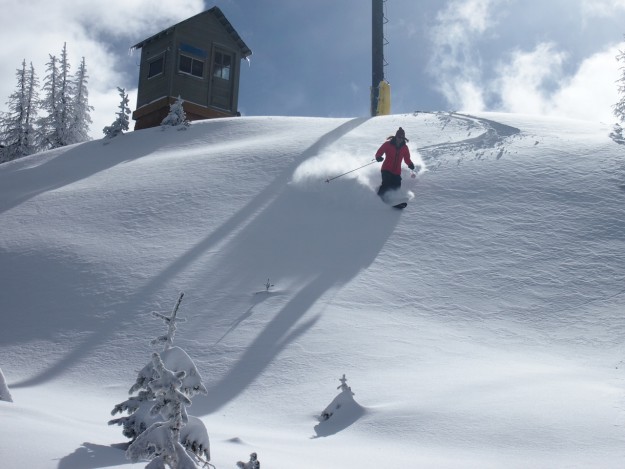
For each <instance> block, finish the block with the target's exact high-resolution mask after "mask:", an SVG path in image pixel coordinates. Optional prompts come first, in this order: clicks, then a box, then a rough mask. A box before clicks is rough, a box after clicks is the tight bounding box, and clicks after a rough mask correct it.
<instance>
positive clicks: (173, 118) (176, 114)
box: [161, 96, 190, 129]
mask: <svg viewBox="0 0 625 469" xmlns="http://www.w3.org/2000/svg"><path fill="white" fill-rule="evenodd" d="M183 103H184V100H183V99H182V98H181V97H180V96H178V99H176V102H175V103H173V104H171V105H170V106H169V114H167V117H165V119H163V122H161V126H164V127H165V126H172V127H178V126H179V127H180V129H186V128H187V127H188V126H189V125H190V122H189V121H188V120H187V114H186V113H185V112H184V107H183V106H182V105H183Z"/></svg>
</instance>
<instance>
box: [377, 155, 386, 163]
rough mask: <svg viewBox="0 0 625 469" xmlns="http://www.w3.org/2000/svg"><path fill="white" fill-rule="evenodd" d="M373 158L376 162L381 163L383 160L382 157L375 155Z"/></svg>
mask: <svg viewBox="0 0 625 469" xmlns="http://www.w3.org/2000/svg"><path fill="white" fill-rule="evenodd" d="M375 160H376V161H377V162H378V163H381V162H382V161H384V158H382V157H381V156H376V157H375Z"/></svg>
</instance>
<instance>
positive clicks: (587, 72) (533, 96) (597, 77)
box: [492, 44, 619, 122]
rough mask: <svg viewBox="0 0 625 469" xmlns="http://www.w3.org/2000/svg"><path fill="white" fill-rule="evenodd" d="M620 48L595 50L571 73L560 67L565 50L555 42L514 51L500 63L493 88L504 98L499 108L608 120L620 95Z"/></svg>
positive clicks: (510, 110) (610, 119) (564, 57)
mask: <svg viewBox="0 0 625 469" xmlns="http://www.w3.org/2000/svg"><path fill="white" fill-rule="evenodd" d="M618 50H619V45H612V46H610V47H607V48H606V49H604V50H602V51H599V52H597V53H595V54H593V55H592V56H590V57H588V58H586V59H585V60H583V61H582V63H581V64H580V66H579V67H578V68H577V70H576V71H575V73H574V74H573V75H569V76H565V75H563V71H562V65H563V64H564V62H565V60H566V54H565V53H564V52H561V51H558V50H557V49H556V47H555V45H553V44H540V45H539V46H537V47H536V48H535V49H534V50H533V51H531V52H516V53H515V54H514V55H513V57H512V60H511V61H510V63H508V64H506V65H503V66H501V68H500V69H499V76H498V78H497V79H496V80H495V81H494V82H493V85H492V86H493V92H494V93H496V94H497V95H498V96H499V97H500V99H501V110H504V111H507V112H517V113H530V114H532V113H536V114H545V115H557V116H565V117H572V118H579V119H589V120H595V121H604V122H610V121H612V120H613V119H614V118H613V116H612V106H613V105H614V104H615V103H616V101H617V100H618V93H617V88H616V80H617V79H618V78H619V64H618V62H617V61H616V59H615V57H616V55H617V53H618ZM549 83H550V85H548V84H549Z"/></svg>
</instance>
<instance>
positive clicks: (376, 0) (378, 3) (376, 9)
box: [371, 0, 384, 117]
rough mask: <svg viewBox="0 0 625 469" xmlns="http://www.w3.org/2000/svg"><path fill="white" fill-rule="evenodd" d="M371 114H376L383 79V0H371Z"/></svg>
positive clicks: (373, 115)
mask: <svg viewBox="0 0 625 469" xmlns="http://www.w3.org/2000/svg"><path fill="white" fill-rule="evenodd" d="M371 6H372V10H371V20H372V22H371V53H372V55H371V116H372V117H375V116H376V115H377V114H378V98H379V96H380V90H379V88H378V87H379V86H380V82H381V81H382V80H384V0H371Z"/></svg>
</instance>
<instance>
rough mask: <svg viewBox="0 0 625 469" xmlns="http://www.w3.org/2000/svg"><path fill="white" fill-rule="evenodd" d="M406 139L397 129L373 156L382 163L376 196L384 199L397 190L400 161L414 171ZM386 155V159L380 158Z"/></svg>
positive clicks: (402, 131) (402, 130) (402, 132)
mask: <svg viewBox="0 0 625 469" xmlns="http://www.w3.org/2000/svg"><path fill="white" fill-rule="evenodd" d="M406 143H408V139H407V138H406V133H405V132H404V129H402V128H401V127H400V128H399V129H397V132H396V133H395V136H394V137H393V136H391V137H388V138H387V139H386V142H384V143H383V144H382V146H381V147H380V148H379V150H378V151H377V152H376V154H375V159H376V160H377V161H378V162H382V161H384V163H382V169H381V171H382V185H381V186H380V188H379V189H378V195H379V196H380V197H382V198H384V194H385V193H386V192H387V191H389V190H397V189H399V188H400V187H401V162H402V160H403V161H404V162H405V163H406V164H407V165H408V167H409V168H410V169H414V163H413V162H412V161H411V160H410V150H408V145H406ZM382 155H386V159H385V158H382Z"/></svg>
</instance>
